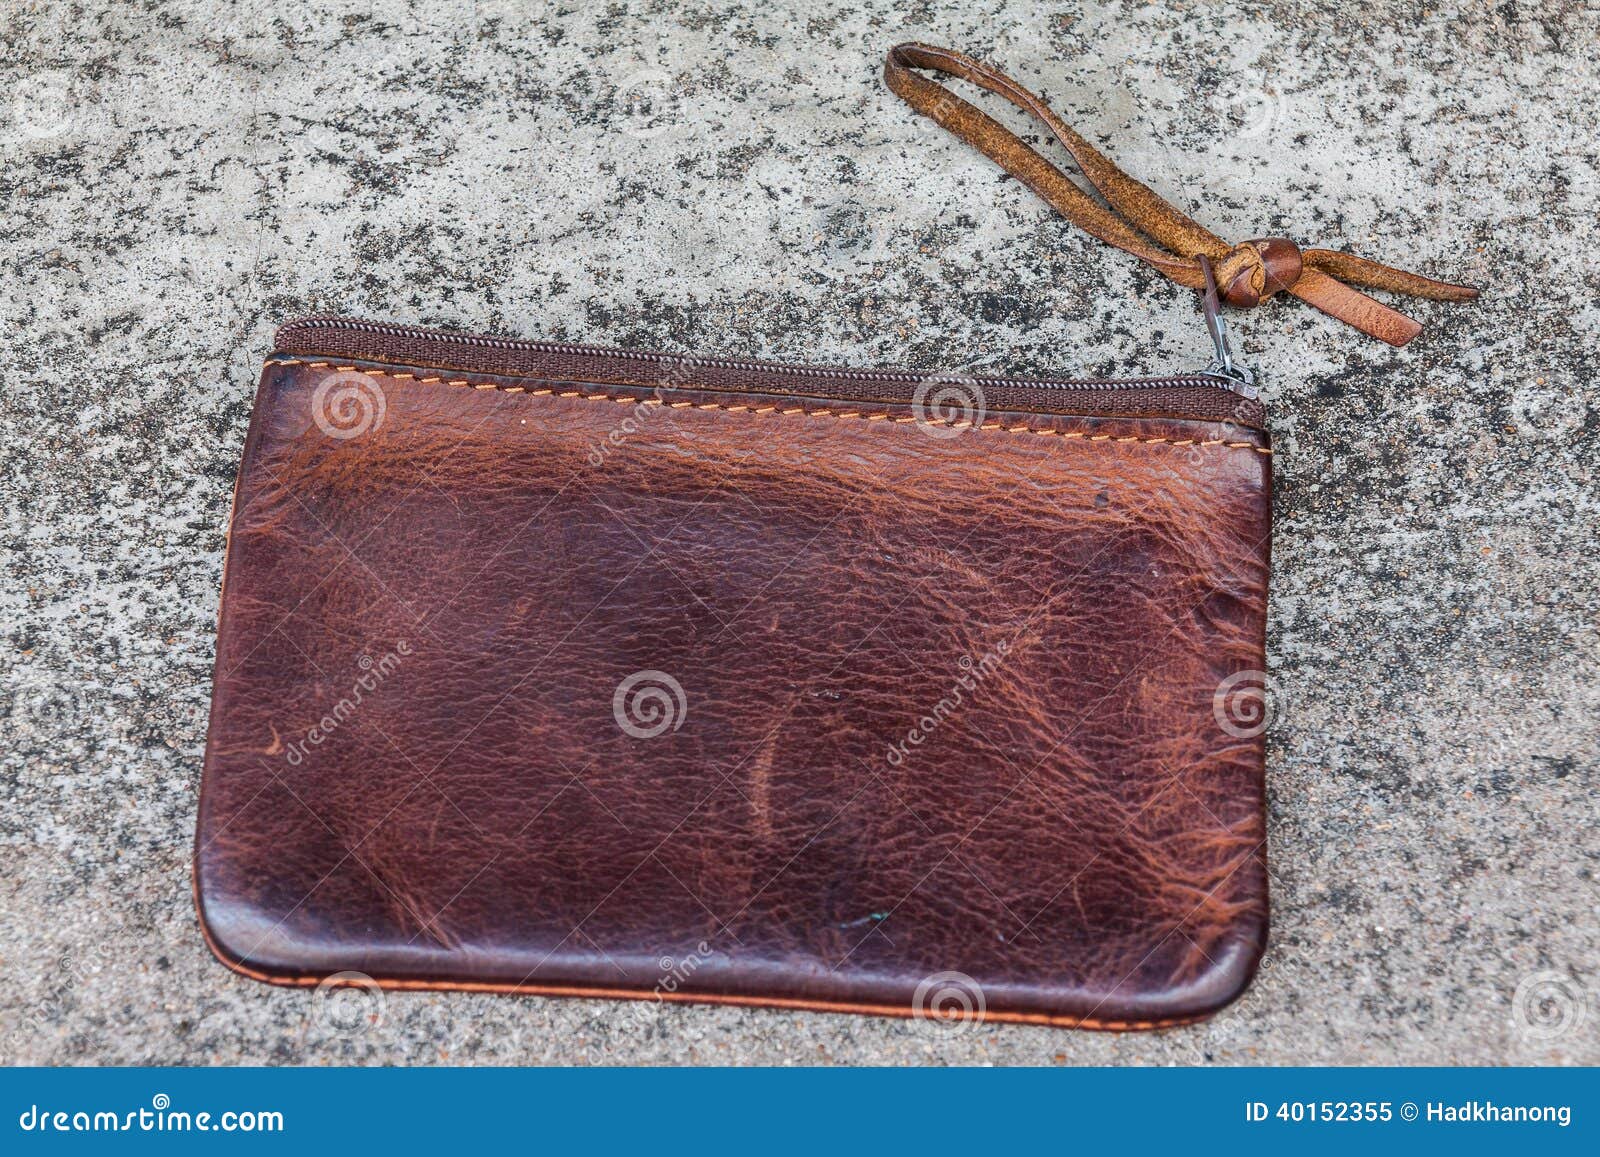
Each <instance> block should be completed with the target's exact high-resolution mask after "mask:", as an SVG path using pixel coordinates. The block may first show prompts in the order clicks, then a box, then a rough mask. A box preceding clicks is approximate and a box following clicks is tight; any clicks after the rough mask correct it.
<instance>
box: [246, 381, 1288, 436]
mask: <svg viewBox="0 0 1600 1157" xmlns="http://www.w3.org/2000/svg"><path fill="white" fill-rule="evenodd" d="M268 364H269V365H274V366H305V367H307V368H308V369H313V370H329V369H331V370H336V371H338V372H340V373H349V372H353V373H362V374H367V375H369V376H371V377H375V378H394V379H395V380H397V381H414V382H420V383H421V384H423V385H435V384H438V383H441V382H443V383H444V384H445V385H448V386H468V387H470V388H472V389H475V390H502V391H504V392H505V393H508V394H521V393H526V394H527V395H528V396H529V397H540V396H542V395H549V394H555V396H556V397H558V398H579V399H582V400H583V401H585V402H624V403H626V402H636V403H638V404H640V405H644V406H661V405H666V406H669V407H670V408H672V409H674V410H681V409H684V408H689V407H692V408H693V409H696V410H721V411H723V412H724V413H729V414H744V413H750V414H778V415H779V416H781V417H789V416H793V415H804V416H805V417H808V418H860V419H863V420H865V421H868V422H881V421H883V420H884V419H885V418H887V419H888V420H889V421H891V422H915V421H917V420H918V419H917V417H916V416H915V415H907V416H900V415H895V414H862V413H860V412H858V411H855V410H848V411H844V412H841V411H839V410H806V409H789V410H780V409H778V407H777V406H760V407H751V406H748V405H743V404H740V405H724V404H723V403H721V402H662V401H661V399H660V398H632V397H627V396H625V395H624V396H620V397H619V396H618V395H616V394H585V393H583V392H582V391H581V390H571V391H567V392H564V393H560V394H556V393H555V391H554V390H550V389H541V390H529V389H527V388H526V387H524V386H502V385H499V384H497V383H494V382H478V383H474V382H468V381H463V380H451V381H445V379H443V378H437V377H434V378H419V377H417V376H416V375H415V374H404V373H389V372H387V371H385V370H362V369H357V368H356V367H355V366H341V365H336V364H335V363H333V362H308V361H305V360H304V359H302V358H283V359H281V360H279V361H274V362H269V363H268ZM929 424H930V425H936V426H944V427H946V428H948V429H952V430H965V429H969V428H970V429H975V430H998V431H1000V432H1001V433H1005V434H1039V435H1042V436H1045V437H1056V438H1087V439H1088V440H1089V441H1091V442H1143V443H1145V444H1147V445H1162V446H1227V447H1229V448H1230V449H1234V450H1254V451H1255V452H1256V453H1257V454H1265V455H1268V456H1269V457H1270V456H1271V454H1272V449H1271V447H1268V446H1257V445H1256V444H1255V443H1254V442H1228V441H1225V440H1224V439H1221V438H1216V439H1213V440H1211V441H1207V442H1199V441H1196V440H1195V439H1193V438H1141V437H1139V436H1137V435H1134V434H1128V435H1123V436H1120V437H1119V436H1117V435H1115V434H1088V433H1085V432H1084V431H1082V430H1057V429H1054V428H1051V427H1048V426H1004V425H1001V424H1000V423H998V422H985V423H984V424H983V425H981V426H975V425H973V423H972V422H971V421H969V420H967V419H961V420H958V421H954V422H931V423H929Z"/></svg>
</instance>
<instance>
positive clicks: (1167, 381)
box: [278, 317, 1237, 393]
mask: <svg viewBox="0 0 1600 1157" xmlns="http://www.w3.org/2000/svg"><path fill="white" fill-rule="evenodd" d="M302 327H305V328H311V329H340V330H350V331H354V332H357V333H366V334H371V335H372V336H374V337H392V338H398V339H401V340H406V339H421V340H425V341H439V342H449V343H453V344H456V345H462V346H469V347H475V348H478V349H495V350H504V351H507V352H509V353H519V352H531V353H549V354H575V355H578V356H584V357H606V358H630V359H633V360H635V361H652V362H675V363H678V364H687V365H691V366H707V367H710V368H713V369H725V370H749V371H756V372H760V373H772V374H783V375H786V376H790V377H810V378H827V379H829V380H833V381H856V382H897V383H901V384H908V385H914V384H920V383H922V382H925V381H928V380H929V379H940V378H953V379H957V380H959V379H963V378H966V379H971V380H972V381H976V382H982V383H986V384H989V385H994V386H1002V387H1007V388H1016V389H1068V390H1122V389H1129V388H1142V387H1162V386H1204V387H1207V388H1209V389H1214V390H1223V391H1226V392H1228V393H1237V391H1236V390H1235V389H1234V388H1233V386H1232V384H1231V382H1230V381H1229V379H1227V378H1225V377H1222V376H1220V375H1217V374H1207V373H1193V374H1178V375H1174V376H1169V377H1159V378H1062V379H1039V378H999V377H989V376H986V375H983V374H938V373H930V374H914V373H907V372H904V371H900V370H850V369H828V368H825V367H821V366H792V365H785V364H783V363H781V362H765V361H756V360H753V359H747V358H727V357H698V356H694V355H689V354H663V353H641V352H639V351H637V350H626V349H619V348H617V347H614V346H596V345H573V344H571V343H568V342H551V341H526V340H523V339H520V338H504V337H482V336H478V335H475V334H462V333H451V332H450V331H448V330H438V329H428V328H426V327H423V326H403V325H387V324H384V323H382V322H375V321H352V320H349V319H346V318H340V317H306V318H301V319H299V320H297V321H292V322H289V323H288V324H287V325H285V326H284V327H283V328H282V329H281V330H279V331H278V332H279V334H280V335H282V334H284V333H292V331H294V330H296V329H299V328H302Z"/></svg>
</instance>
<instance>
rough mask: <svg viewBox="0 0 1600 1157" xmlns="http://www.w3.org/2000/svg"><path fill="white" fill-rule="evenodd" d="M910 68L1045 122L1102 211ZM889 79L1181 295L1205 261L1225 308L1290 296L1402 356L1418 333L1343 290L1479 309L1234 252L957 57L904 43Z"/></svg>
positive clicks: (1434, 289) (1288, 259)
mask: <svg viewBox="0 0 1600 1157" xmlns="http://www.w3.org/2000/svg"><path fill="white" fill-rule="evenodd" d="M914 68H921V69H928V70H930V71H933V72H943V73H947V74H948V75H950V76H957V77H960V78H961V79H963V80H969V81H971V82H972V83H973V84H976V85H978V86H979V87H980V88H984V89H987V90H988V91H990V92H993V93H996V94H998V95H1000V96H1003V97H1005V98H1006V99H1007V100H1008V101H1010V102H1011V103H1012V104H1014V105H1016V106H1017V107H1018V108H1020V109H1023V110H1025V111H1027V112H1030V113H1032V114H1033V115H1034V116H1036V117H1038V118H1039V119H1040V120H1042V121H1044V123H1045V124H1047V125H1048V126H1050V131H1051V132H1053V133H1054V134H1055V135H1056V139H1058V140H1059V141H1060V142H1061V143H1062V144H1063V145H1065V146H1066V148H1067V151H1068V152H1070V153H1071V154H1072V159H1073V160H1075V161H1076V162H1077V163H1078V168H1080V169H1081V170H1082V171H1083V175H1084V176H1085V177H1087V178H1088V179H1089V182H1090V184H1092V185H1093V186H1094V188H1095V190H1096V191H1097V192H1099V194H1100V195H1101V196H1102V197H1103V198H1105V202H1106V204H1105V205H1102V204H1100V202H1098V201H1096V200H1095V199H1094V198H1093V197H1091V196H1090V195H1089V194H1088V193H1087V192H1085V191H1084V190H1083V189H1082V188H1080V187H1079V186H1078V185H1077V183H1076V182H1074V181H1072V180H1070V179H1068V178H1067V176H1066V175H1065V174H1064V173H1062V172H1061V170H1060V169H1058V168H1056V167H1055V166H1054V165H1052V164H1051V163H1050V162H1049V161H1047V160H1045V159H1044V158H1043V157H1041V156H1040V155H1039V154H1038V153H1037V152H1035V151H1034V150H1033V149H1032V148H1031V147H1029V146H1028V145H1026V144H1024V143H1023V142H1022V140H1021V139H1020V138H1018V137H1017V136H1016V134H1015V133H1012V132H1011V131H1010V130H1009V129H1007V128H1005V127H1004V126H1003V125H1001V124H999V123H998V122H997V121H995V120H994V119H992V118H991V117H989V116H987V115H986V114H984V113H982V112H979V111H978V110H977V109H976V108H974V107H973V106H972V105H970V104H968V103H967V102H966V101H964V100H962V99H961V98H960V97H959V96H957V95H955V93H953V92H951V91H950V90H949V89H947V88H945V87H944V86H943V85H942V84H939V83H938V82H937V81H933V80H929V79H928V78H927V77H924V76H919V75H918V74H917V73H915V72H912V71H911V70H912V69H914ZM883 78H884V81H885V82H886V83H887V84H888V85H889V88H890V89H892V90H893V91H894V93H895V94H896V95H897V96H899V97H900V98H901V99H902V100H904V101H905V102H906V103H907V104H909V105H910V106H911V107H912V108H913V109H915V110H916V111H917V112H919V113H921V114H922V115H923V116H925V117H928V118H930V119H931V120H933V121H934V122H935V123H937V124H939V125H941V126H943V127H944V128H946V129H949V130H950V131H951V132H952V133H954V134H955V135H956V136H958V137H960V138H961V139H962V140H964V141H966V142H967V143H968V144H970V145H972V146H974V147H975V148H977V149H979V150H980V151H982V152H983V153H985V154H986V155H988V157H989V158H990V159H991V160H993V161H994V162H995V163H996V164H998V165H999V166H1000V167H1001V168H1003V169H1005V171H1006V172H1008V173H1010V174H1011V175H1012V176H1013V177H1016V178H1017V179H1018V180H1019V181H1021V182H1022V183H1023V184H1025V185H1027V186H1028V188H1030V189H1032V190H1033V191H1034V192H1035V193H1037V194H1039V196H1041V197H1043V198H1044V199H1045V200H1046V201H1048V202H1049V203H1050V204H1051V205H1053V206H1055V208H1056V209H1057V210H1058V211H1059V212H1060V213H1061V214H1062V215H1063V216H1065V217H1066V218H1067V219H1068V220H1069V221H1071V222H1072V223H1073V224H1075V225H1077V226H1078V227H1079V228H1080V229H1082V230H1084V232H1086V233H1089V234H1091V235H1092V236H1095V237H1098V238H1099V239H1100V240H1101V241H1104V242H1106V243H1107V244H1109V245H1115V246H1116V247H1117V248H1118V249H1123V250H1126V251H1127V252H1129V253H1131V254H1133V255H1134V256H1135V257H1137V258H1139V259H1140V260H1141V261H1144V262H1146V263H1148V264H1150V265H1153V266H1155V268H1156V269H1158V270H1160V271H1161V272H1162V273H1163V274H1165V275H1166V276H1167V277H1170V278H1171V279H1172V280H1173V281H1176V282H1177V283H1178V284H1179V285H1186V286H1188V287H1190V288H1191V289H1203V288H1204V287H1205V275H1204V274H1203V273H1202V272H1201V268H1200V263H1199V261H1198V258H1199V257H1201V256H1202V255H1203V256H1205V257H1207V258H1209V259H1210V260H1211V261H1212V263H1213V264H1214V266H1215V270H1216V279H1217V284H1218V285H1219V286H1221V289H1222V299H1223V300H1224V301H1226V302H1227V303H1228V304H1229V305H1237V306H1244V307H1249V306H1253V305H1257V304H1259V303H1260V302H1263V301H1265V300H1266V299H1267V298H1269V297H1271V296H1272V295H1273V294H1275V293H1277V292H1279V291H1283V292H1286V293H1290V294H1293V295H1294V296H1295V297H1298V298H1299V299H1300V300H1302V301H1304V302H1307V303H1309V304H1311V305H1314V306H1316V307H1317V308H1318V309H1320V310H1322V311H1323V312H1324V313H1326V314H1329V315H1331V316H1333V317H1336V318H1338V319H1339V320H1340V321H1343V322H1347V323H1348V324H1350V325H1353V326H1355V327H1356V328H1357V329H1359V330H1361V331H1362V332H1363V333H1366V334H1370V335H1371V336H1373V337H1376V338H1381V339H1382V340H1383V341H1386V342H1388V343H1389V344H1390V345H1396V346H1400V345H1405V344H1406V342H1408V341H1410V340H1411V339H1412V338H1414V337H1416V336H1417V334H1418V333H1419V332H1421V330H1422V327H1421V326H1420V325H1418V324H1417V323H1416V322H1414V321H1412V320H1411V319H1410V318H1409V317H1406V316H1405V315H1404V314H1402V313H1398V312H1396V311H1395V310H1392V309H1390V308H1389V307H1388V306H1386V305H1384V304H1383V303H1382V302H1379V301H1375V300H1373V299H1372V298H1370V297H1368V296H1367V295H1366V294H1364V293H1362V292H1361V291H1360V290H1357V289H1353V288H1351V285H1350V284H1346V283H1353V284H1355V285H1361V286H1365V287H1367V288H1368V289H1386V290H1389V291H1391V292H1394V293H1408V294H1411V295H1412V296H1414V297H1426V298H1431V299H1433V300H1435V301H1471V300H1472V299H1473V298H1475V297H1477V296H1478V291H1477V290H1476V289H1474V288H1472V287H1471V286H1468V285H1452V284H1450V283H1449V282H1446V281H1434V280H1433V279H1432V278H1428V277H1419V276H1418V275H1417V274H1415V273H1407V272H1405V271H1404V270H1401V269H1394V268H1391V267H1390V266H1387V265H1380V264H1378V263H1377V262H1376V261H1368V260H1366V259H1365V258H1363V257H1355V256H1353V255H1351V254H1348V253H1336V252H1334V251H1333V250H1331V249H1304V250H1302V249H1301V248H1300V247H1299V246H1298V245H1296V244H1295V243H1294V242H1293V241H1289V240H1287V239H1285V238H1282V237H1267V238H1261V239H1257V240H1254V241H1245V242H1242V243H1240V244H1238V245H1229V244H1228V243H1227V242H1226V241H1224V240H1222V238H1220V237H1218V236H1217V235H1216V234H1215V233H1212V232H1210V231H1209V230H1207V229H1205V228H1203V227H1201V226H1200V225H1198V224H1196V223H1195V222H1194V221H1193V220H1191V219H1190V218H1189V217H1188V216H1186V215H1184V214H1183V213H1180V212H1179V211H1178V210H1177V209H1175V208H1173V207H1172V206H1171V205H1169V204H1168V203H1167V202H1166V201H1164V200H1162V198H1161V197H1159V196H1157V195H1156V194H1155V193H1154V192H1152V191H1151V190H1150V189H1149V188H1148V187H1146V186H1145V185H1142V184H1140V183H1139V182H1138V181H1136V180H1134V179H1133V178H1132V177H1130V176H1128V175H1127V174H1126V173H1124V172H1123V171H1122V170H1121V169H1119V168H1117V166H1116V165H1114V164H1113V163H1112V162H1111V161H1110V160H1108V159H1107V158H1106V156H1105V155H1104V154H1103V153H1101V152H1100V151H1099V150H1098V149H1096V148H1095V147H1094V146H1093V145H1091V144H1090V143H1089V142H1088V141H1086V140H1084V139H1083V137H1081V136H1079V135H1078V134H1077V133H1076V132H1074V131H1073V130H1072V128H1071V127H1070V126H1069V125H1067V124H1066V123H1065V122H1064V121H1063V120H1062V119H1061V118H1060V117H1058V116H1056V115H1055V113H1053V112H1051V111H1050V109H1049V108H1047V107H1046V106H1045V104H1044V102H1043V101H1041V100H1040V99H1039V98H1038V97H1036V96H1034V95H1033V94H1032V93H1031V92H1029V91H1028V90H1027V89H1025V88H1023V87H1022V86H1021V85H1019V84H1017V83H1016V81H1014V80H1012V79H1011V78H1010V77H1008V76H1006V75H1004V74H1003V73H999V72H996V71H994V70H993V69H991V68H988V67H986V66H985V65H982V64H979V63H978V62H977V61H975V60H973V59H971V58H970V57H967V56H963V55H962V54H961V53H959V52H952V51H951V50H950V49H948V48H934V47H932V46H931V45H927V44H897V45H896V46H895V47H894V48H891V49H890V50H889V57H888V59H887V60H886V61H885V62H884V67H883Z"/></svg>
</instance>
